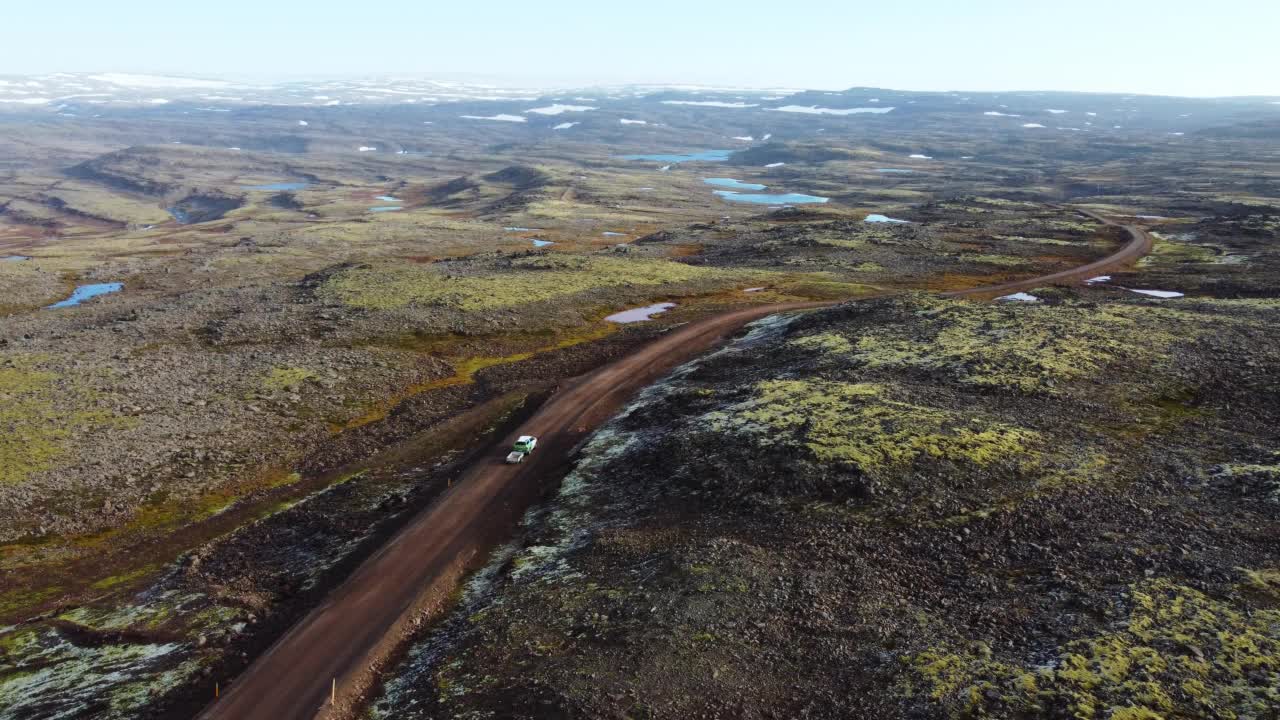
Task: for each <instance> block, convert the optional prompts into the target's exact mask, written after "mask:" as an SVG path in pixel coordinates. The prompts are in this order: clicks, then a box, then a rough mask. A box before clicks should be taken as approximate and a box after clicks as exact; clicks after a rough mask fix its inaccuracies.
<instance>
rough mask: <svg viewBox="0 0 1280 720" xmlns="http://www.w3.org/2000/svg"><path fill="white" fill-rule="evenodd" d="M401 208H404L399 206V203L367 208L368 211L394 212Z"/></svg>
mask: <svg viewBox="0 0 1280 720" xmlns="http://www.w3.org/2000/svg"><path fill="white" fill-rule="evenodd" d="M403 209H404V208H402V207H400V206H399V205H394V206H382V207H371V208H369V212H395V211H397V210H403Z"/></svg>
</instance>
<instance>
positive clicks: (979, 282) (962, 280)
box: [919, 273, 1021, 292]
mask: <svg viewBox="0 0 1280 720" xmlns="http://www.w3.org/2000/svg"><path fill="white" fill-rule="evenodd" d="M1018 277H1021V276H1019V275H1011V274H999V275H974V274H968V273H942V274H941V275H938V276H936V277H932V278H929V279H927V280H925V281H924V282H923V283H922V284H921V285H920V286H919V289H921V290H932V291H935V292H950V291H952V290H967V289H969V288H972V287H979V286H983V285H996V284H999V283H1002V282H1006V281H1009V280H1014V279H1017V278H1018Z"/></svg>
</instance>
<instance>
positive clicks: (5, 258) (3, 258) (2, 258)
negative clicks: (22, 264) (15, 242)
mask: <svg viewBox="0 0 1280 720" xmlns="http://www.w3.org/2000/svg"><path fill="white" fill-rule="evenodd" d="M30 259H31V256H30V255H0V262H19V261H22V260H30Z"/></svg>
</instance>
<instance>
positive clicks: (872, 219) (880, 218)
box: [863, 215, 911, 223]
mask: <svg viewBox="0 0 1280 720" xmlns="http://www.w3.org/2000/svg"><path fill="white" fill-rule="evenodd" d="M863 222H869V223H909V222H911V221H910V220H899V219H898V218H891V217H889V216H888V215H868V216H867V219H866V220H863Z"/></svg>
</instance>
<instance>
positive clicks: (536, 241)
mask: <svg viewBox="0 0 1280 720" xmlns="http://www.w3.org/2000/svg"><path fill="white" fill-rule="evenodd" d="M555 244H556V243H555V241H554V240H539V239H538V238H534V239H533V246H534V247H547V246H548V245H555Z"/></svg>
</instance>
